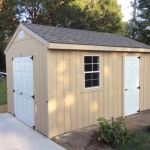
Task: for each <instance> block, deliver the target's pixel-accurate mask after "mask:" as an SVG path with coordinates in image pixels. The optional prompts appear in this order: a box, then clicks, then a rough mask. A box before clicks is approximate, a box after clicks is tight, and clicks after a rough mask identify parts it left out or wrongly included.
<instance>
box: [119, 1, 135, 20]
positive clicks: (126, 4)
mask: <svg viewBox="0 0 150 150" xmlns="http://www.w3.org/2000/svg"><path fill="white" fill-rule="evenodd" d="M130 2H133V0H118V4H119V5H121V6H122V9H121V10H122V13H123V16H124V17H123V21H128V20H129V19H130V18H131V12H132V11H133V7H131V5H130Z"/></svg>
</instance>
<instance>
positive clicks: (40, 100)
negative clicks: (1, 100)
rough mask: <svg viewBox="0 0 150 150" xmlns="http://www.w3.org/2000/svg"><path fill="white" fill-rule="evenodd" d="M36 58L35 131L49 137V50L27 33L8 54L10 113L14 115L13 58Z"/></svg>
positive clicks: (16, 39) (12, 45) (16, 41)
mask: <svg viewBox="0 0 150 150" xmlns="http://www.w3.org/2000/svg"><path fill="white" fill-rule="evenodd" d="M21 56H34V60H33V69H34V74H33V75H34V77H33V78H34V93H35V109H34V110H35V129H36V130H38V131H39V132H41V133H43V134H44V135H47V133H48V131H47V128H48V127H47V125H48V122H47V102H46V101H47V99H48V95H47V90H48V89H47V48H46V47H45V46H44V45H42V44H41V43H40V42H38V41H37V40H35V39H34V38H32V37H31V36H30V35H29V34H27V33H26V32H25V33H24V38H22V39H18V36H16V38H15V39H14V41H13V43H12V44H11V46H10V47H9V49H8V51H7V52H6V64H7V66H6V67H7V88H8V89H7V100H8V111H9V112H10V113H12V114H14V96H13V65H12V58H13V57H21Z"/></svg>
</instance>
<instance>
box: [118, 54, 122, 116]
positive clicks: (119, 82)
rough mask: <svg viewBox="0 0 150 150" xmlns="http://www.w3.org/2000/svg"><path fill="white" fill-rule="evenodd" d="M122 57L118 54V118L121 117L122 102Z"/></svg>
mask: <svg viewBox="0 0 150 150" xmlns="http://www.w3.org/2000/svg"><path fill="white" fill-rule="evenodd" d="M122 71H123V70H122V55H121V53H118V80H117V82H118V83H117V84H118V89H119V90H118V117H121V116H122V115H123V100H122V83H123V82H122Z"/></svg>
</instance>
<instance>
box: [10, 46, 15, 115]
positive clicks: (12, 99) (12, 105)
mask: <svg viewBox="0 0 150 150" xmlns="http://www.w3.org/2000/svg"><path fill="white" fill-rule="evenodd" d="M14 51H15V45H13V49H12V51H10V66H11V67H10V68H9V69H10V70H9V73H10V75H9V79H10V86H9V88H10V91H9V94H10V101H11V110H12V113H13V114H14V113H15V112H14V94H13V91H12V90H13V88H14V86H13V85H14V83H13V76H12V75H13V66H12V56H13V55H14V53H13V52H14Z"/></svg>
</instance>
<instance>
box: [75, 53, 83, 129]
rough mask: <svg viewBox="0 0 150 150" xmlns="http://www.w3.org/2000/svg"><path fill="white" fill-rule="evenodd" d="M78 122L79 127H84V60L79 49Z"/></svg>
mask: <svg viewBox="0 0 150 150" xmlns="http://www.w3.org/2000/svg"><path fill="white" fill-rule="evenodd" d="M76 63H77V122H78V128H82V127H83V105H82V94H81V88H82V87H81V86H82V79H81V78H82V67H81V66H82V65H81V64H82V62H81V52H80V51H77V62H76Z"/></svg>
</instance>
